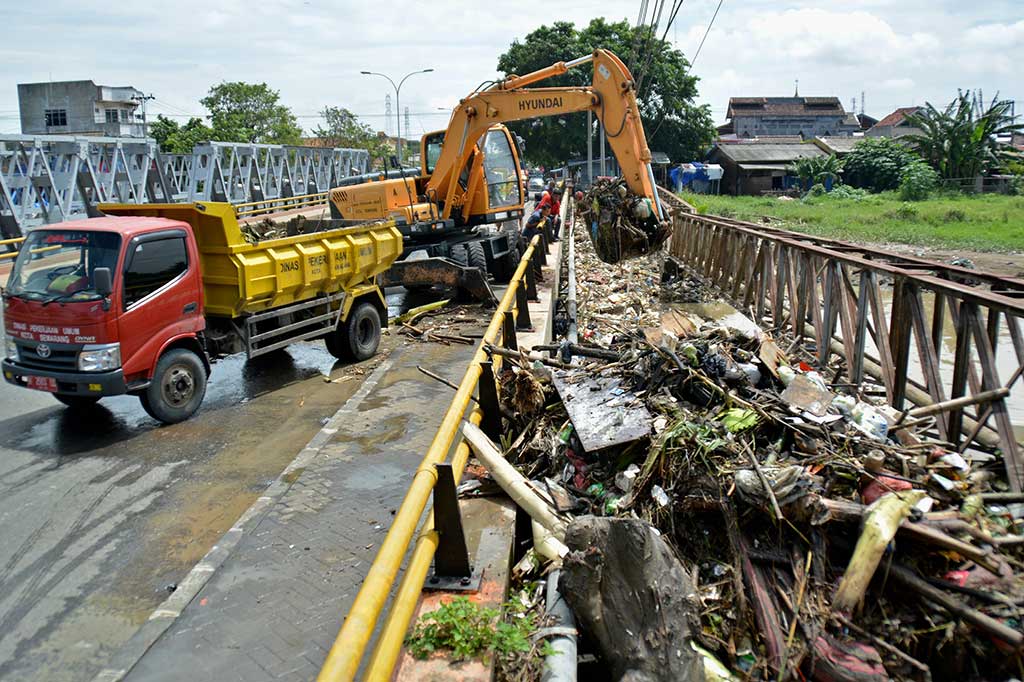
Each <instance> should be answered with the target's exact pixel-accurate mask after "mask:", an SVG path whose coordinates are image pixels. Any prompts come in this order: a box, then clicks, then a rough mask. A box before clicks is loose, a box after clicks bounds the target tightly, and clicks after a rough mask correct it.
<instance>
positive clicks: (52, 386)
mask: <svg viewBox="0 0 1024 682" xmlns="http://www.w3.org/2000/svg"><path fill="white" fill-rule="evenodd" d="M25 378H26V379H28V387H29V388H34V389H36V390H37V391H49V392H50V393H54V392H56V390H57V380H56V379H54V378H53V377H25Z"/></svg>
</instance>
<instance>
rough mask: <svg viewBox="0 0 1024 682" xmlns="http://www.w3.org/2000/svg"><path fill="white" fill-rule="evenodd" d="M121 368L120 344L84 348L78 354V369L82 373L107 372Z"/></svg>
mask: <svg viewBox="0 0 1024 682" xmlns="http://www.w3.org/2000/svg"><path fill="white" fill-rule="evenodd" d="M120 366H121V344H119V343H110V344H106V345H103V346H86V347H85V348H83V349H82V352H81V353H79V354H78V369H79V371H82V372H108V371H110V370H112V369H117V368H118V367H120Z"/></svg>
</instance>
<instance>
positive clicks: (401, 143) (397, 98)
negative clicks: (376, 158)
mask: <svg viewBox="0 0 1024 682" xmlns="http://www.w3.org/2000/svg"><path fill="white" fill-rule="evenodd" d="M431 71H433V69H423V70H421V71H413V72H412V73H407V74H405V76H403V77H402V80H400V81H398V85H395V81H393V80H391V78H389V77H388V76H386V75H384V74H383V73H377V72H376V71H360V72H359V73H361V74H363V75H364V76H380V77H381V78H387V79H388V83H391V87H393V88H394V89H395V118H397V119H398V121H397V123H398V125H397V126H396V127H395V130H396V131H398V144H397V145H396V146H397V147H398V163H399V165H401V163H402V156H403V154H402V147H404V146H405V141H404V140H403V139H402V102H401V100H400V97H401V90H402V85H403V84H404V83H405V81H406V79H407V78H409V76H415V75H416V74H418V73H430V72H431ZM406 132H408V131H406Z"/></svg>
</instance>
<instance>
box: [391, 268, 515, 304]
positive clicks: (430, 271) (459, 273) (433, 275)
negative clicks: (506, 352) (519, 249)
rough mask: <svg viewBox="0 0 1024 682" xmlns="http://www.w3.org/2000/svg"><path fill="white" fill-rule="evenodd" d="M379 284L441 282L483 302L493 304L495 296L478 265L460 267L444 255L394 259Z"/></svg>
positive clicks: (410, 285) (410, 286)
mask: <svg viewBox="0 0 1024 682" xmlns="http://www.w3.org/2000/svg"><path fill="white" fill-rule="evenodd" d="M381 277H382V281H381V283H380V285H381V286H395V285H397V284H401V285H402V286H404V287H408V288H413V287H428V286H435V285H438V286H445V287H449V288H453V289H458V291H459V293H460V294H462V295H464V296H468V297H470V298H472V299H474V300H477V301H481V302H483V303H487V304H491V305H497V304H498V299H497V297H496V296H495V295H494V292H493V291H491V287H490V285H489V284H488V283H487V275H486V273H484V272H483V271H481V270H480V269H479V268H470V267H463V266H461V265H459V264H458V263H455V262H454V261H451V260H448V259H447V258H440V257H433V258H419V259H408V260H403V261H398V262H397V263H394V264H393V265H392V266H391V269H390V270H388V271H387V272H385V273H384V274H383V275H381Z"/></svg>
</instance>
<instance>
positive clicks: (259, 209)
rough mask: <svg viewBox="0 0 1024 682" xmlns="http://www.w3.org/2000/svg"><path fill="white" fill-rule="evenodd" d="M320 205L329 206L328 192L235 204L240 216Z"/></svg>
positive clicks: (236, 213) (246, 216)
mask: <svg viewBox="0 0 1024 682" xmlns="http://www.w3.org/2000/svg"><path fill="white" fill-rule="evenodd" d="M318 206H324V207H326V206H327V192H317V193H315V194H301V195H298V196H294V197H281V198H280V199H264V200H262V201H247V202H245V203H241V204H234V207H235V215H237V216H238V217H239V218H248V217H251V216H255V215H261V214H264V213H276V212H279V211H290V210H292V209H296V208H315V207H318Z"/></svg>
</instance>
